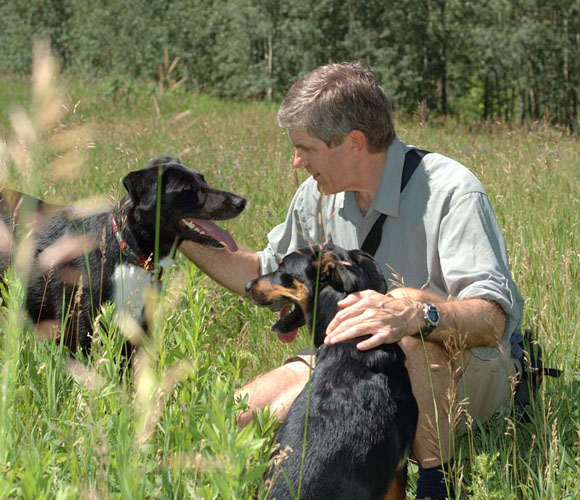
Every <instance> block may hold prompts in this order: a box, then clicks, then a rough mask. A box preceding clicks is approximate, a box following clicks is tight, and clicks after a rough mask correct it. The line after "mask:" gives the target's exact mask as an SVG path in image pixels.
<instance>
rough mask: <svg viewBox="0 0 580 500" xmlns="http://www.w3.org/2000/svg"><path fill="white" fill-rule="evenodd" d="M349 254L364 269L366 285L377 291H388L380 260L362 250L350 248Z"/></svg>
mask: <svg viewBox="0 0 580 500" xmlns="http://www.w3.org/2000/svg"><path fill="white" fill-rule="evenodd" d="M348 255H349V256H350V258H351V259H352V261H353V262H354V263H355V264H356V265H357V266H359V267H360V268H361V269H362V271H363V276H364V279H365V281H366V284H365V285H366V286H368V287H369V288H372V289H373V290H376V291H377V292H380V293H387V291H388V287H387V281H386V280H385V277H384V276H383V273H382V271H381V268H380V267H379V264H378V262H377V261H376V260H375V259H373V257H372V256H371V255H370V254H368V253H367V252H363V251H362V250H349V252H348Z"/></svg>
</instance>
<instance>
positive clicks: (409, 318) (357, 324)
mask: <svg viewBox="0 0 580 500" xmlns="http://www.w3.org/2000/svg"><path fill="white" fill-rule="evenodd" d="M338 306H339V307H340V308H341V309H342V310H341V311H339V312H338V313H337V314H336V316H335V317H334V319H333V320H332V321H331V322H330V324H329V325H328V328H327V329H326V338H325V339H324V343H325V344H326V345H331V344H334V343H336V342H342V341H344V340H348V339H353V338H357V337H361V336H362V335H372V337H371V338H370V339H367V340H364V341H363V342H359V343H358V344H357V348H358V349H360V350H361V351H365V350H367V349H373V348H374V347H377V346H379V345H381V344H391V343H394V342H398V341H399V340H401V339H402V338H403V337H405V336H407V335H413V334H414V333H417V332H418V331H419V328H420V327H422V326H424V319H423V307H422V304H421V303H420V302H419V301H417V300H413V299H411V298H410V297H402V298H398V297H396V296H394V294H387V295H384V294H382V293H379V292H375V291H374V290H365V291H362V292H356V293H352V294H350V295H348V296H347V297H345V298H344V299H343V300H341V301H340V302H339V303H338Z"/></svg>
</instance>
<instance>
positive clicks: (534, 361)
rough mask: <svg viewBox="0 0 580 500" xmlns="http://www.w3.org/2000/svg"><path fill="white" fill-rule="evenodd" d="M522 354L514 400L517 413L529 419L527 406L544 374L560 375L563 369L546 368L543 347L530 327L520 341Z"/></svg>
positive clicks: (522, 417) (549, 375)
mask: <svg viewBox="0 0 580 500" xmlns="http://www.w3.org/2000/svg"><path fill="white" fill-rule="evenodd" d="M518 345H519V347H520V349H521V351H523V352H522V356H521V358H520V363H521V372H520V377H519V380H518V382H517V384H516V386H515V394H514V401H515V405H516V413H517V414H518V416H519V417H520V420H523V421H527V420H529V414H528V412H527V411H526V408H527V407H528V406H529V405H530V403H531V402H532V400H533V399H534V398H535V396H536V392H537V391H538V388H539V387H540V385H541V384H542V381H543V380H544V376H548V377H559V376H560V375H561V374H562V370H558V369H557V368H544V364H543V362H542V348H541V346H540V344H539V343H538V341H537V340H534V338H533V331H532V330H531V329H530V328H528V329H526V331H525V332H524V336H523V338H522V340H521V341H520V342H519V343H518Z"/></svg>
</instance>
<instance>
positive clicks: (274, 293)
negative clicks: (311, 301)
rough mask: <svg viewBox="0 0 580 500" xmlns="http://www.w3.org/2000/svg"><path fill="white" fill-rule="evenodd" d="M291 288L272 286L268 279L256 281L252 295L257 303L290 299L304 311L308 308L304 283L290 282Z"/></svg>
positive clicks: (306, 290)
mask: <svg viewBox="0 0 580 500" xmlns="http://www.w3.org/2000/svg"><path fill="white" fill-rule="evenodd" d="M292 285H293V286H292V288H286V287H283V286H281V285H272V284H271V281H270V280H268V279H264V280H258V281H256V282H255V283H254V285H253V287H252V292H251V293H252V295H253V296H254V297H255V298H256V300H258V301H259V302H262V303H266V302H274V301H276V300H277V299H279V298H285V299H291V300H294V301H296V302H298V305H299V306H300V307H301V309H302V311H306V309H307V306H308V289H307V288H306V285H305V284H304V283H301V282H300V281H298V280H296V279H295V280H294V281H293V282H292Z"/></svg>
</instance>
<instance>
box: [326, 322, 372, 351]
mask: <svg viewBox="0 0 580 500" xmlns="http://www.w3.org/2000/svg"><path fill="white" fill-rule="evenodd" d="M380 327H381V324H380V323H378V322H377V321H372V320H369V321H362V322H361V321H360V319H358V318H353V319H349V320H347V321H344V322H343V323H342V324H341V328H340V331H339V332H338V333H334V334H332V335H327V336H326V338H325V339H324V343H325V344H326V345H332V344H336V343H338V342H344V341H345V340H349V339H354V338H356V337H361V336H362V335H372V334H375V333H377V330H378V329H379V328H380Z"/></svg>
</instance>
